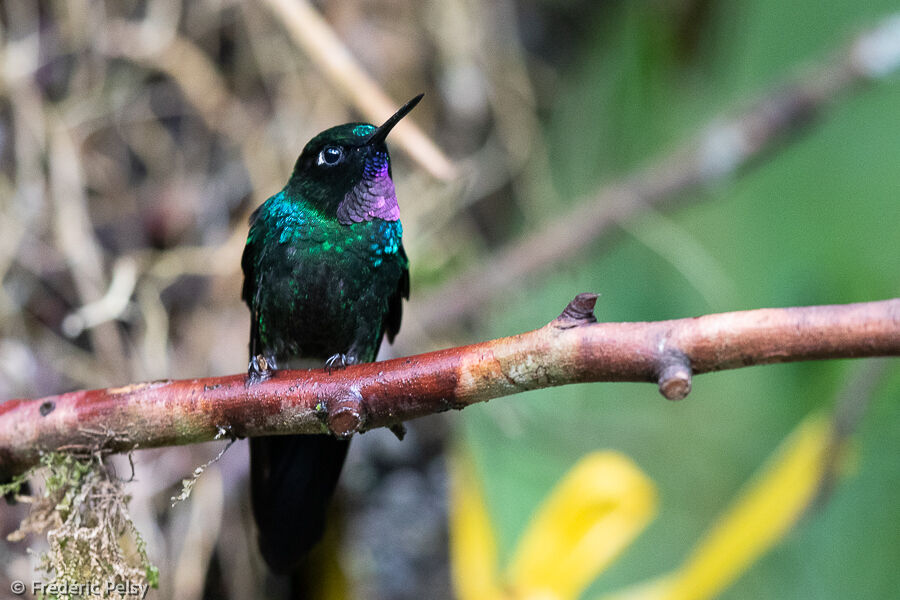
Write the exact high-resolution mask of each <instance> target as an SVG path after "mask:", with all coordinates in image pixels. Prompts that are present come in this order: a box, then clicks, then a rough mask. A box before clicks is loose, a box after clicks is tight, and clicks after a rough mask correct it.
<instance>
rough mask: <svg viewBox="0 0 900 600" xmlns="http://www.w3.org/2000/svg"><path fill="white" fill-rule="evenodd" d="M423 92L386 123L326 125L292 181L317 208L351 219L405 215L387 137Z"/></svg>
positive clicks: (305, 152) (345, 221) (302, 157)
mask: <svg viewBox="0 0 900 600" xmlns="http://www.w3.org/2000/svg"><path fill="white" fill-rule="evenodd" d="M422 96H423V94H419V95H418V96H416V97H415V98H413V99H412V100H410V101H409V102H407V103H406V104H404V105H403V106H402V107H400V110H398V111H397V112H396V113H394V114H393V115H392V116H391V117H390V118H389V119H388V120H387V121H385V122H384V124H383V125H382V126H381V127H375V126H374V125H371V124H369V123H346V124H344V125H338V126H336V127H332V128H330V129H326V130H325V131H323V132H322V133H320V134H319V135H317V136H316V137H314V138H313V139H311V140H310V141H309V143H307V144H306V147H305V148H303V152H302V153H301V154H300V157H299V158H298V159H297V162H296V164H295V165H294V172H293V174H292V175H291V180H290V182H289V183H288V186H289V187H291V188H294V189H296V190H297V191H298V192H299V193H300V195H301V196H302V197H303V198H304V199H305V200H306V201H307V202H309V203H310V204H312V206H313V207H314V208H316V209H317V210H318V211H320V212H321V213H323V214H324V215H327V216H332V215H334V216H336V217H337V219H338V220H339V221H340V222H341V223H343V224H345V225H349V224H351V223H358V222H361V221H370V220H372V219H376V218H377V219H384V220H385V221H396V220H398V219H399V218H400V210H399V207H398V206H397V194H396V191H395V190H394V182H393V180H392V179H391V158H390V155H389V154H388V149H387V145H386V144H385V139H386V138H387V135H388V133H390V131H391V129H393V127H394V125H396V124H397V123H398V122H399V121H400V119H402V118H403V117H405V116H406V115H407V114H408V113H409V111H411V110H412V109H413V108H415V106H416V104H418V103H419V100H421V99H422Z"/></svg>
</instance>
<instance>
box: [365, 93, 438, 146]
mask: <svg viewBox="0 0 900 600" xmlns="http://www.w3.org/2000/svg"><path fill="white" fill-rule="evenodd" d="M424 95H425V94H419V95H418V96H416V97H415V98H413V99H412V100H410V101H409V102H407V103H406V104H404V105H403V106H401V107H400V110H398V111H397V112H395V113H394V114H393V115H391V116H390V118H388V120H387V121H385V122H384V125H382V126H381V127H379V128H378V129H376V130H375V133H373V134H372V137H370V138H369V139H368V140H367V141H366V145H367V146H371V145H372V144H377V143H379V142H383V141H384V140H385V138H387V134H389V133H390V132H391V129H393V128H394V125H396V124H397V123H399V122H400V119H402V118H403V117H405V116H406V115H408V114H409V111H411V110H412V109H414V108H415V107H416V104H418V103H419V100H421V99H422V96H424Z"/></svg>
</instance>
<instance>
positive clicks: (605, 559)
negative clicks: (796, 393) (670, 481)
mask: <svg viewBox="0 0 900 600" xmlns="http://www.w3.org/2000/svg"><path fill="white" fill-rule="evenodd" d="M832 441H833V437H832V433H831V427H830V423H829V421H828V419H827V418H825V417H824V416H822V415H813V416H810V417H808V418H807V419H805V420H804V421H803V422H802V423H800V425H799V426H798V427H797V428H796V429H795V430H794V431H793V432H792V433H791V434H790V435H789V436H788V438H787V439H786V440H785V441H784V442H783V443H782V444H781V447H780V448H779V449H778V450H777V451H776V452H775V453H774V454H773V455H772V456H771V457H770V458H769V460H768V461H767V462H766V464H765V465H763V467H762V468H761V469H760V471H759V472H758V473H757V474H756V475H755V476H754V477H753V478H752V479H751V480H750V481H749V482H748V483H747V485H746V486H745V488H744V490H743V491H742V492H741V493H740V494H739V495H738V497H737V499H736V500H735V501H734V502H733V503H732V505H731V506H730V507H729V508H727V509H726V510H725V512H724V514H722V515H721V516H720V517H719V519H718V520H717V521H716V522H715V523H714V524H713V526H712V527H711V529H710V531H709V532H708V533H707V534H706V535H705V536H704V538H703V539H702V540H701V541H700V542H699V543H698V544H697V545H696V546H695V548H694V549H693V550H692V551H691V552H690V553H689V555H688V557H687V558H686V560H685V561H684V563H683V565H682V566H681V567H680V568H678V569H676V570H675V571H674V572H673V573H671V574H668V575H665V576H663V577H659V578H657V579H654V580H651V581H647V582H643V583H640V584H637V585H635V586H633V587H630V588H628V589H625V590H621V591H619V592H616V593H614V594H610V595H607V596H605V597H604V600H704V599H708V598H714V597H715V596H716V595H718V594H719V593H720V592H721V591H722V590H724V589H725V588H726V587H728V586H729V585H731V584H732V583H733V582H734V581H735V580H736V579H737V578H738V577H739V576H740V575H741V574H742V573H743V572H745V571H746V570H747V569H748V568H749V567H750V566H751V565H752V564H753V563H754V562H755V561H756V560H757V559H758V558H759V557H760V556H762V555H763V554H764V553H765V552H767V551H768V550H769V549H771V547H772V546H773V545H774V544H775V543H776V542H777V541H778V540H780V539H782V538H783V537H784V536H785V535H786V534H787V532H788V531H789V530H790V528H791V527H792V526H793V525H794V523H796V521H797V520H798V518H799V517H800V516H801V515H802V514H803V513H804V511H805V510H806V508H807V507H808V506H809V505H810V503H811V502H812V501H813V500H814V498H815V495H816V493H817V492H818V490H819V487H820V485H821V483H822V480H823V478H824V477H825V476H826V475H827V472H826V469H827V468H828V464H829V461H830V460H832V459H833V458H834V457H832V456H830V455H829V453H830V452H831V451H832V450H833V448H832V446H831V444H832ZM451 480H452V489H451V515H450V529H451V532H450V533H451V536H450V537H451V560H452V563H453V571H454V572H453V576H454V584H455V587H456V591H457V594H458V597H459V598H460V599H461V600H476V599H477V600H500V599H505V600H573V599H575V598H578V597H579V596H580V595H581V594H582V593H583V592H584V590H585V589H586V588H587V586H589V585H590V584H591V582H592V581H593V580H594V579H595V578H596V577H597V576H598V575H599V574H600V573H601V572H602V571H603V570H604V569H605V568H606V567H607V566H608V565H609V564H610V563H611V562H612V561H613V560H614V559H615V558H616V557H617V556H618V555H619V553H621V552H622V551H623V550H624V549H625V548H626V547H628V545H629V544H631V542H632V541H633V540H634V539H635V537H637V535H638V534H639V533H640V532H641V531H642V530H643V529H644V528H645V527H646V526H647V524H648V523H649V522H650V521H651V519H653V517H654V516H655V515H656V491H655V488H654V486H653V483H652V482H651V481H650V480H649V479H648V478H647V476H646V475H644V474H643V473H642V472H641V471H640V469H638V468H637V466H636V465H635V464H634V463H633V462H632V461H631V460H629V459H628V458H627V457H625V456H622V455H621V454H617V453H614V452H595V453H592V454H589V455H588V456H586V457H584V458H583V459H581V460H580V461H579V462H578V463H577V464H576V465H575V466H574V467H573V468H572V470H571V471H569V473H567V474H566V475H565V477H564V478H563V479H562V481H561V482H560V483H559V484H557V486H556V487H555V488H554V490H553V491H552V492H551V493H550V495H549V496H548V498H547V499H546V500H544V502H543V503H542V504H541V506H540V507H539V508H538V510H537V511H536V513H535V515H534V516H533V517H532V519H531V521H530V522H529V525H528V526H527V527H526V530H525V532H524V533H523V534H522V537H521V539H520V540H519V543H518V545H517V547H516V549H515V551H514V552H513V557H512V559H511V561H510V564H509V565H508V567H507V568H506V569H505V570H502V571H501V569H500V566H499V565H498V559H497V548H496V542H495V539H494V532H493V528H492V525H491V522H490V518H489V516H488V513H487V507H486V504H485V500H484V498H483V495H482V490H481V484H480V482H479V480H478V477H477V476H476V474H475V471H474V467H473V465H472V464H471V461H470V460H467V459H466V458H464V457H462V456H460V455H457V456H455V457H454V458H453V460H452V466H451Z"/></svg>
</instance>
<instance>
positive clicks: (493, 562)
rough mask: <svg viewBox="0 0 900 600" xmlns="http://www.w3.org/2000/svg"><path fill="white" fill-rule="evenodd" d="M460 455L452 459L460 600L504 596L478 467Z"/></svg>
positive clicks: (453, 547)
mask: <svg viewBox="0 0 900 600" xmlns="http://www.w3.org/2000/svg"><path fill="white" fill-rule="evenodd" d="M460 454H461V453H456V455H455V456H453V457H452V458H451V460H450V560H451V563H452V565H453V586H454V588H455V589H456V594H457V597H458V598H459V599H460V600H495V599H500V598H503V597H504V594H503V592H502V591H501V589H500V587H499V582H498V569H497V544H496V541H495V540H494V530H493V528H492V527H491V521H490V517H489V516H488V513H487V505H486V504H485V500H484V496H483V493H482V490H481V483H480V481H479V480H478V476H477V474H476V473H475V467H474V465H473V464H472V462H471V460H470V459H468V457H465V456H461V455H460Z"/></svg>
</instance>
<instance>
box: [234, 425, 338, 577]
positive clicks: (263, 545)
mask: <svg viewBox="0 0 900 600" xmlns="http://www.w3.org/2000/svg"><path fill="white" fill-rule="evenodd" d="M349 445H350V442H349V441H345V440H339V439H336V438H334V437H332V436H330V435H285V436H272V437H261V438H252V439H251V440H250V477H251V486H250V493H251V498H252V501H253V516H254V518H255V519H256V525H257V527H258V528H259V549H260V551H261V552H262V555H263V558H265V560H266V562H267V563H268V565H269V567H270V568H271V569H272V570H273V571H274V572H276V573H282V574H287V573H290V572H291V571H293V570H294V568H295V567H297V565H298V564H299V563H300V562H301V561H302V560H303V558H304V556H306V554H307V553H308V552H309V551H310V549H311V548H312V547H313V546H315V545H316V543H317V542H318V541H319V539H321V537H322V533H323V531H324V528H325V513H326V511H327V509H328V504H329V502H330V501H331V496H332V495H333V494H334V488H335V485H336V484H337V480H338V476H339V475H340V473H341V467H342V466H343V464H344V458H345V457H346V456H347V448H348V447H349Z"/></svg>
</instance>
